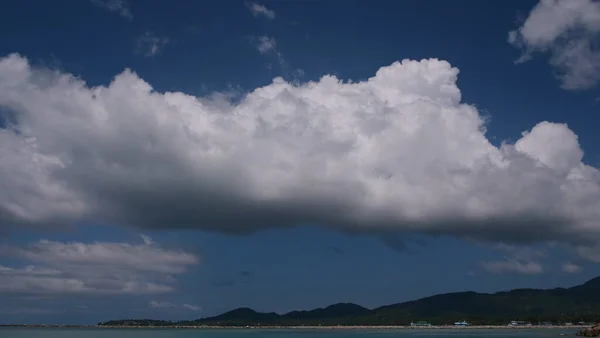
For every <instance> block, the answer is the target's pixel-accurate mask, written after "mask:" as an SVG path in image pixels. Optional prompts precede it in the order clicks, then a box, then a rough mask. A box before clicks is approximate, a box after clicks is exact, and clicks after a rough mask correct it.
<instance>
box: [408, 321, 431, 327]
mask: <svg viewBox="0 0 600 338" xmlns="http://www.w3.org/2000/svg"><path fill="white" fill-rule="evenodd" d="M410 326H412V327H427V326H431V323H430V322H428V321H426V320H417V321H416V322H410Z"/></svg>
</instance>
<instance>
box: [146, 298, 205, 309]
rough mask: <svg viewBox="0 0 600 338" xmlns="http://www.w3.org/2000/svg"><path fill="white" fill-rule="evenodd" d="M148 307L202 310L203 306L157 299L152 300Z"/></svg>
mask: <svg viewBox="0 0 600 338" xmlns="http://www.w3.org/2000/svg"><path fill="white" fill-rule="evenodd" d="M148 307H150V308H153V309H183V310H188V311H200V310H201V308H200V307H199V306H196V305H191V304H182V305H175V304H173V303H170V302H164V301H157V300H153V301H150V302H149V303H148Z"/></svg>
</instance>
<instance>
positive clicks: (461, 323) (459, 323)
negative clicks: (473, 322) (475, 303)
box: [454, 320, 469, 326]
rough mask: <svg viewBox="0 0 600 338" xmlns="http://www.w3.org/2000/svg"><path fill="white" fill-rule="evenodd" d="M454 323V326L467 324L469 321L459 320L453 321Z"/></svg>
mask: <svg viewBox="0 0 600 338" xmlns="http://www.w3.org/2000/svg"><path fill="white" fill-rule="evenodd" d="M454 325H456V326H469V323H467V321H466V320H463V321H460V322H455V323H454Z"/></svg>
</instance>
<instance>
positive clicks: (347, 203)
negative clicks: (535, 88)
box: [0, 54, 600, 240]
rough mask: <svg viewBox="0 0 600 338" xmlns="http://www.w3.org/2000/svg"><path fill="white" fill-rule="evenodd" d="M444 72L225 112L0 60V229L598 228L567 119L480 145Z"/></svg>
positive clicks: (563, 233)
mask: <svg viewBox="0 0 600 338" xmlns="http://www.w3.org/2000/svg"><path fill="white" fill-rule="evenodd" d="M457 75H458V69H456V68H453V67H452V66H451V65H450V64H449V63H448V62H446V61H440V60H437V59H429V60H421V61H410V60H404V61H402V62H396V63H394V64H392V65H390V66H387V67H382V68H381V69H379V70H378V71H377V73H376V74H375V76H373V77H372V78H370V79H368V80H366V81H363V82H356V83H353V82H343V81H341V80H339V79H337V78H336V77H334V76H324V77H323V78H321V79H320V80H319V81H318V82H308V83H304V84H300V85H294V84H291V83H288V82H286V81H284V80H283V79H281V78H276V79H274V81H273V83H271V84H269V85H267V86H264V87H261V88H257V89H255V90H254V91H252V92H250V93H248V94H247V95H246V96H245V97H244V98H243V99H242V100H241V101H240V102H237V103H231V102H228V101H227V100H225V99H223V97H224V96H222V95H211V96H208V97H195V96H191V95H186V94H184V93H180V92H167V93H160V92H156V91H154V90H153V89H152V87H151V85H150V84H148V83H146V82H144V81H143V80H142V79H141V78H139V77H138V76H137V75H136V74H135V73H133V72H132V71H129V70H125V71H124V72H123V73H121V74H119V75H117V76H116V77H115V78H114V80H113V82H112V83H110V85H108V86H100V87H93V88H90V87H88V86H87V85H86V84H85V82H84V81H83V80H81V79H77V78H75V77H73V76H71V75H69V74H64V73H58V72H54V71H49V70H47V69H36V68H33V67H32V66H31V65H30V64H29V63H28V61H27V60H26V59H25V58H23V57H22V56H19V55H16V54H13V55H9V56H7V57H5V58H3V59H1V60H0V107H1V108H0V109H2V111H3V114H4V115H5V116H8V115H10V118H6V117H5V119H4V120H5V121H12V123H8V122H7V123H6V124H7V126H6V128H4V129H0V156H1V157H2V161H0V220H1V223H2V225H3V226H5V227H6V226H11V225H13V226H14V225H17V226H31V227H54V226H60V225H65V224H73V223H77V222H82V221H97V222H111V223H115V224H121V225H127V226H135V227H142V228H183V227H188V228H199V229H205V230H212V231H222V232H236V233H244V232H251V231H255V230H258V229H261V228H264V227H280V226H293V225H296V224H302V223H304V224H305V223H311V224H316V225H321V226H332V227H338V228H340V229H345V230H352V231H383V230H410V231H414V230H416V231H422V232H426V233H443V234H454V235H461V236H472V237H480V238H487V239H500V240H511V239H513V240H514V239H521V240H534V239H563V240H578V239H582V238H585V237H588V236H596V235H597V234H599V233H600V174H599V171H598V169H596V168H593V167H590V166H587V165H585V164H584V163H582V157H583V152H582V150H581V148H580V146H579V143H578V140H577V136H576V134H575V133H573V132H572V131H571V130H569V128H568V127H567V126H566V125H565V124H559V123H550V122H541V123H539V124H538V125H536V126H534V127H533V128H532V129H531V130H530V131H528V132H526V133H524V134H523V137H522V138H521V139H520V140H519V141H518V142H516V143H515V144H508V143H506V144H503V145H502V146H501V147H495V146H494V145H492V144H491V143H490V142H489V141H488V139H487V138H486V136H485V121H484V119H483V118H482V117H481V116H480V115H479V113H478V111H477V109H476V108H475V107H474V106H472V105H469V104H465V103H462V102H461V92H460V90H459V88H458V87H457V85H456V79H457Z"/></svg>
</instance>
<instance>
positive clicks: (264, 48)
mask: <svg viewBox="0 0 600 338" xmlns="http://www.w3.org/2000/svg"><path fill="white" fill-rule="evenodd" d="M257 40H258V41H257V43H256V49H258V51H259V52H260V53H261V54H267V53H271V52H274V53H277V41H275V39H274V38H271V37H268V36H259V37H258V38H257Z"/></svg>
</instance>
